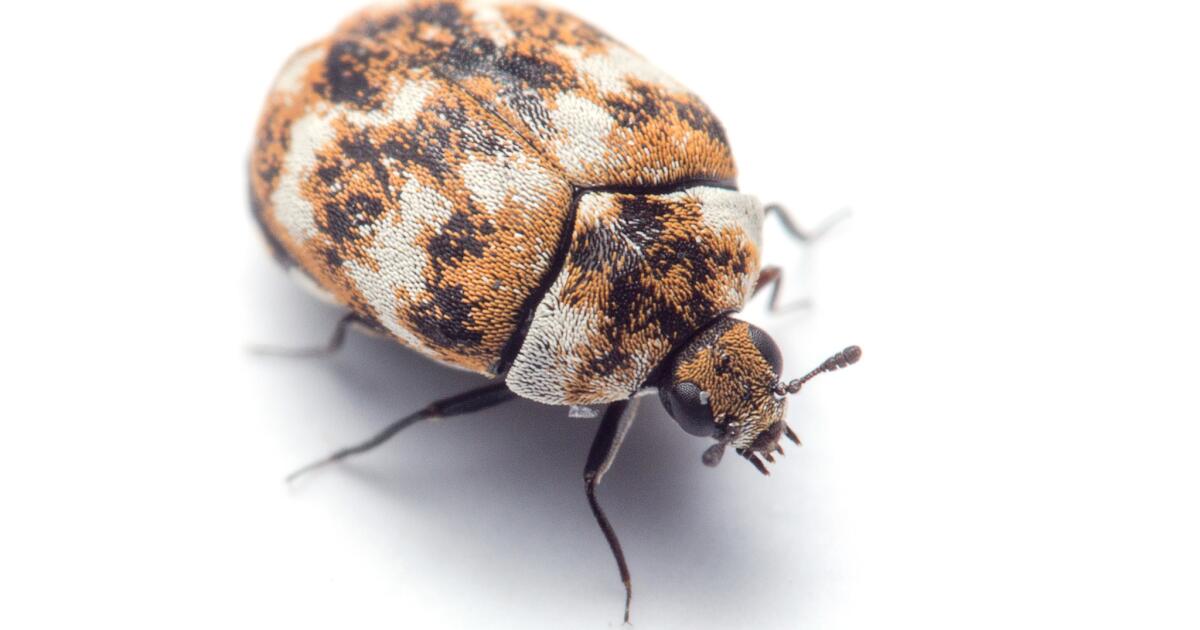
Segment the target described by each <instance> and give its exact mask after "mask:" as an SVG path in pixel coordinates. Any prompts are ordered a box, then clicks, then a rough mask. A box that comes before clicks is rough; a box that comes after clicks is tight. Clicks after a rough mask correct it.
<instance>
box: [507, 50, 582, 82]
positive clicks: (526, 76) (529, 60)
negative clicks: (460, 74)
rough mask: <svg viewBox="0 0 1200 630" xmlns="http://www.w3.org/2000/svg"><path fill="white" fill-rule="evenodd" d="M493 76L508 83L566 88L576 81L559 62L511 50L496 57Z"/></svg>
mask: <svg viewBox="0 0 1200 630" xmlns="http://www.w3.org/2000/svg"><path fill="white" fill-rule="evenodd" d="M493 68H494V72H495V73H494V74H492V75H491V76H492V78H494V79H497V80H499V81H501V82H502V83H506V84H510V85H511V84H514V83H517V82H519V83H523V84H525V85H526V86H527V87H531V88H534V89H539V88H550V87H557V88H565V87H567V86H569V85H572V84H573V83H574V80H573V79H574V77H572V76H571V75H569V74H567V73H566V72H565V71H564V70H563V69H562V68H561V67H560V66H558V65H557V64H553V63H550V62H549V61H547V60H545V59H540V58H538V57H534V56H532V55H523V54H520V53H516V52H509V53H508V54H506V55H503V56H501V57H499V58H498V59H496V61H495V65H494V66H493Z"/></svg>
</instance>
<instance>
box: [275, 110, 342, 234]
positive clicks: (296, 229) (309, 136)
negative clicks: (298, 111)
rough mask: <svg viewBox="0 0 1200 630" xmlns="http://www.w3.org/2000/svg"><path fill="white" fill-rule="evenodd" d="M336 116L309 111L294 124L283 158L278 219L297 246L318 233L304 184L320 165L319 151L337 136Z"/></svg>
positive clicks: (276, 208) (331, 113)
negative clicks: (301, 189)
mask: <svg viewBox="0 0 1200 630" xmlns="http://www.w3.org/2000/svg"><path fill="white" fill-rule="evenodd" d="M335 116H336V112H324V113H318V112H308V113H307V114H305V115H304V116H302V117H301V118H300V119H298V120H297V121H296V122H294V123H292V133H291V144H290V148H289V149H288V152H287V155H286V156H284V158H283V170H282V172H281V173H280V175H279V186H278V187H277V188H276V189H275V191H274V192H272V193H271V205H272V206H273V207H274V208H275V218H276V219H277V220H278V221H279V222H280V223H281V224H283V227H284V228H285V229H286V230H287V232H288V236H290V237H291V238H292V240H293V241H295V242H296V243H297V244H303V243H304V242H305V241H307V240H308V239H310V238H312V237H313V236H314V235H316V233H317V219H316V216H315V214H314V212H315V209H314V208H313V206H312V204H311V203H309V201H308V200H307V199H305V198H304V195H303V194H301V192H300V185H301V184H302V183H303V182H304V181H305V180H306V179H308V176H309V174H310V172H311V171H312V168H313V166H315V165H316V163H317V152H319V151H320V150H321V148H322V147H324V146H325V145H326V144H328V143H329V142H332V141H333V139H334V137H335V136H336V133H335V131H334V129H333V120H334V117H335Z"/></svg>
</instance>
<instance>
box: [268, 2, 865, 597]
mask: <svg viewBox="0 0 1200 630" xmlns="http://www.w3.org/2000/svg"><path fill="white" fill-rule="evenodd" d="M250 182H251V201H252V210H253V215H254V218H255V219H256V220H257V222H258V224H259V225H260V227H261V228H262V232H263V234H264V235H265V236H266V239H267V241H268V243H269V244H270V247H271V249H272V251H273V253H274V255H275V257H276V258H277V259H278V260H279V261H280V262H281V263H282V264H284V265H285V266H286V267H287V268H288V269H289V271H290V272H291V273H292V274H293V275H295V276H296V277H297V278H298V279H299V280H300V281H301V283H302V284H304V285H305V286H307V287H309V288H311V289H313V290H314V291H316V292H317V293H318V294H319V295H321V296H322V297H324V298H325V299H328V300H331V301H333V302H334V303H337V304H340V305H342V306H344V307H345V308H346V309H347V312H348V314H347V315H346V316H345V317H344V318H343V319H342V320H341V322H339V324H338V327H337V329H336V331H335V334H334V337H333V339H332V340H331V341H330V344H329V346H328V347H327V348H324V349H323V350H324V351H331V350H334V349H336V348H337V347H338V346H339V345H340V343H341V341H342V339H343V338H344V336H345V333H346V330H347V328H348V327H349V326H351V325H359V326H362V327H364V328H367V329H370V330H372V331H374V332H376V333H379V334H382V335H385V336H387V337H389V338H391V339H393V340H395V341H396V342H398V343H400V344H403V345H404V346H407V347H409V348H412V349H413V350H416V351H417V352H420V353H422V354H424V355H426V356H428V357H429V358H431V359H433V360H435V361H438V362H440V363H443V364H446V365H450V366H454V367H457V368H461V369H464V370H468V371H471V372H476V373H479V374H483V375H486V376H489V377H494V378H495V379H496V381H495V382H494V383H492V384H490V385H487V386H485V387H482V388H478V389H475V390H472V391H469V392H466V393H464V394H461V395H458V396H455V397H452V398H448V399H445V400H440V401H436V402H434V403H432V404H430V405H428V406H427V407H426V408H424V409H422V410H421V411H418V412H416V413H413V414H410V415H409V416H406V417H404V418H402V419H400V420H398V421H397V422H395V423H393V424H392V425H390V426H389V427H388V428H387V429H385V430H384V431H383V432H381V433H380V434H379V435H376V436H375V437H373V438H372V439H370V440H368V441H367V442H364V443H363V444H359V445H357V446H354V447H350V448H347V449H343V450H341V451H338V452H337V453H334V454H333V455H331V456H329V457H327V458H325V459H323V460H321V461H319V462H316V463H315V464H313V465H312V466H309V467H305V468H304V469H301V471H298V473H299V472H304V471H307V470H309V469H310V468H312V467H313V466H317V465H321V464H326V463H330V462H333V461H337V460H339V459H342V458H345V457H347V456H350V455H354V454H357V453H361V452H364V451H366V450H369V449H370V448H373V447H374V446H377V445H379V444H381V443H383V442H384V441H386V440H387V439H388V438H390V437H391V436H393V435H395V434H396V433H397V432H399V431H400V430H402V429H404V428H405V427H407V426H410V425H412V424H414V423H416V422H420V421H421V420H425V419H428V418H432V417H445V416H450V415H458V414H463V413H468V412H471V411H476V410H479V409H483V408H485V407H489V406H492V405H496V404H499V403H502V402H505V401H508V400H511V399H513V398H515V397H518V396H519V397H522V398H527V399H530V400H535V401H538V402H541V403H545V404H548V405H572V406H577V408H580V409H582V408H583V407H585V406H597V405H602V406H606V409H605V411H604V413H603V418H602V419H601V421H600V428H599V431H598V432H597V435H596V439H595V441H594V443H593V445H592V449H591V452H590V453H589V455H588V458H587V464H586V468H585V473H584V480H585V491H586V495H587V499H588V502H589V505H590V507H591V509H592V512H593V515H594V516H595V518H596V520H597V522H598V524H599V525H600V528H601V530H602V531H603V533H604V535H605V537H606V539H607V541H608V543H609V546H610V548H611V550H612V552H613V555H614V556H615V559H616V561H617V565H618V568H619V570H620V574H621V578H622V581H623V582H624V585H625V591H626V599H625V616H626V620H628V615H629V601H630V595H631V593H632V589H631V587H630V580H629V571H628V569H627V567H626V563H625V559H624V556H623V554H622V552H621V547H620V544H619V542H618V540H617V537H616V534H615V532H614V530H613V528H612V527H611V525H610V524H609V521H608V519H607V518H606V517H605V515H604V512H603V511H602V510H601V509H600V506H599V504H598V503H597V501H596V495H595V488H596V486H597V484H599V482H600V480H601V477H602V476H603V475H604V473H605V471H607V470H608V468H609V466H610V465H611V463H612V460H613V458H614V457H615V455H616V452H617V449H618V448H619V446H620V444H621V441H622V439H623V437H624V435H625V432H626V431H627V430H628V428H629V426H630V423H631V422H632V419H633V416H634V412H635V408H636V406H637V402H638V400H639V399H640V398H639V395H640V394H644V393H650V392H654V391H655V390H657V391H658V393H659V396H660V398H661V400H662V403H663V405H664V406H665V407H666V409H667V411H668V413H669V414H670V415H671V417H673V418H674V419H675V420H676V421H678V423H679V424H680V426H681V427H682V428H683V429H684V430H686V431H687V432H688V433H690V434H693V435H698V436H705V437H710V438H713V439H715V440H716V443H715V444H713V445H712V446H711V447H710V448H709V449H708V450H707V451H705V453H704V456H703V461H704V463H706V464H708V465H710V466H711V465H716V464H717V463H718V462H719V461H720V459H721V455H722V454H723V453H724V450H725V448H726V447H732V448H733V449H734V450H735V451H736V452H737V453H738V454H739V455H741V456H743V457H744V458H746V459H747V460H748V461H750V462H751V463H752V464H754V466H755V467H757V468H758V469H759V470H760V471H762V472H763V473H764V474H766V473H767V468H766V465H765V464H764V463H763V460H764V459H765V460H766V461H768V462H770V461H774V459H773V455H772V454H773V453H775V452H779V453H782V451H783V449H782V448H781V447H780V446H779V441H780V437H781V436H783V435H786V436H788V437H789V438H791V439H792V440H794V441H797V442H798V440H796V436H795V434H794V433H793V432H792V430H791V429H789V428H788V426H787V424H786V422H785V421H784V413H785V409H786V402H787V401H786V395H787V394H789V393H795V392H796V391H798V390H799V389H800V387H801V386H802V385H803V384H804V382H806V381H807V380H808V379H809V378H812V377H813V376H814V375H816V374H818V373H820V372H825V371H831V370H834V369H837V368H840V367H845V366H846V365H848V364H850V363H853V362H854V361H856V360H857V359H858V357H859V355H860V351H859V350H858V348H857V347H853V346H852V347H850V348H847V349H846V350H844V351H843V352H840V353H838V354H837V355H835V356H833V357H832V358H830V359H829V360H828V361H826V362H825V363H824V364H823V365H822V366H820V367H818V368H817V369H816V370H814V371H813V372H811V373H809V374H808V375H807V376H805V377H804V378H802V379H797V380H793V381H790V382H788V383H784V382H782V381H781V380H780V371H781V368H782V360H781V356H780V352H779V349H778V348H777V347H776V345H775V343H774V342H773V341H772V340H771V338H770V337H769V336H768V335H767V334H766V333H765V332H763V331H762V330H761V329H759V328H756V327H754V326H752V325H751V324H748V323H746V322H743V321H739V320H737V319H734V318H733V317H731V316H730V314H732V313H736V312H737V311H739V310H740V309H741V308H742V306H743V305H744V304H745V302H746V300H747V299H748V298H749V297H750V296H752V295H754V294H755V293H757V292H758V291H759V290H760V289H763V288H765V287H768V286H770V287H771V289H772V303H774V296H775V294H776V291H777V289H778V286H779V280H780V277H781V276H780V273H779V270H778V269H777V268H774V267H768V268H763V269H760V259H759V253H760V246H761V245H760V244H761V235H762V227H763V219H764V216H765V215H766V213H769V212H776V213H777V214H778V216H779V218H780V221H781V225H782V226H783V228H784V229H786V230H787V231H788V232H789V233H791V234H792V235H793V236H796V237H798V238H806V237H807V236H810V235H809V234H807V233H805V232H802V231H801V230H799V229H797V227H796V226H795V225H794V224H793V223H792V222H791V221H790V220H789V219H788V217H787V215H786V214H785V213H783V211H782V209H780V208H779V207H777V206H767V207H764V206H762V205H761V204H760V203H759V202H758V201H757V200H756V199H755V198H754V197H752V196H749V195H746V194H743V193H741V192H739V191H738V189H737V186H736V183H735V168H734V162H733V156H732V154H731V152H730V149H729V145H728V143H727V141H726V138H725V132H724V130H723V129H722V127H721V123H720V122H719V121H718V120H717V118H716V117H715V116H713V114H712V112H710V111H709V109H708V108H707V107H706V106H705V105H704V104H703V103H702V102H701V101H700V99H699V98H697V97H696V96H695V95H694V94H692V93H691V92H689V91H688V90H687V89H686V88H685V87H683V86H682V85H680V84H679V83H677V82H675V81H674V80H672V79H671V78H670V77H668V76H666V75H665V74H663V73H662V72H660V71H659V70H658V69H656V68H655V67H654V66H652V65H650V64H649V63H648V62H646V61H645V60H644V59H643V58H642V57H640V56H638V55H637V54H636V53H634V52H633V51H631V50H630V49H628V48H626V47H625V46H623V45H622V44H620V43H618V42H617V41H616V40H614V39H613V38H611V37H610V36H609V35H607V34H605V33H604V32H602V31H600V30H598V29H597V28H595V27H593V26H592V25H590V24H588V23H586V22H583V21H581V20H579V19H577V18H575V17H573V16H571V15H569V14H567V13H564V12H562V11H558V10H554V9H550V8H545V7H541V6H534V5H527V4H520V3H506V2H500V3H488V4H484V3H471V2H456V1H429V0H415V1H412V2H408V3H401V4H397V5H391V6H383V7H377V8H369V9H366V10H364V11H362V12H360V13H358V14H357V15H354V16H353V17H351V18H349V19H348V20H346V21H345V22H344V23H343V24H342V25H341V26H339V27H338V28H337V30H336V31H334V33H333V34H332V35H330V36H329V37H327V38H325V39H322V40H320V41H318V42H316V43H314V44H311V45H309V46H307V47H305V48H303V49H301V50H300V51H299V52H297V53H296V54H294V55H293V56H292V57H291V59H290V60H288V61H287V63H286V64H285V66H284V68H283V70H282V71H281V72H280V73H279V75H278V77H277V78H276V80H275V83H274V85H273V86H272V88H271V91H270V94H269V95H268V97H267V101H266V104H265V106H264V109H263V113H262V115H261V119H260V121H259V124H258V128H257V138H256V142H255V144H254V147H253V150H252V155H251V160H250ZM573 415H580V416H586V415H588V414H586V413H579V414H573Z"/></svg>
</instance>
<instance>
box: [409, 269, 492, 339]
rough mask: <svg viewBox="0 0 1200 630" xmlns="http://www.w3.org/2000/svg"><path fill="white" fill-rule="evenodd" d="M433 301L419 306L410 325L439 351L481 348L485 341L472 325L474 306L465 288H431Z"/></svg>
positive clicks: (454, 286) (452, 286)
mask: <svg viewBox="0 0 1200 630" xmlns="http://www.w3.org/2000/svg"><path fill="white" fill-rule="evenodd" d="M431 291H432V293H433V299H432V300H429V301H427V302H423V303H421V304H420V305H418V306H417V307H416V308H415V309H414V310H413V313H412V315H411V316H410V317H409V318H408V323H409V324H410V325H411V326H412V327H413V328H415V329H416V330H417V332H419V333H420V334H421V336H423V337H424V338H425V339H426V340H428V341H429V343H430V344H431V345H433V346H435V347H438V348H446V349H461V348H464V347H471V346H474V345H477V344H478V343H479V340H480V339H482V338H483V335H481V334H480V333H478V332H475V331H473V330H471V329H470V328H469V327H468V326H469V325H470V324H472V323H474V320H473V318H472V317H471V304H470V302H468V301H467V300H466V297H465V295H464V294H463V290H462V287H460V286H457V285H450V286H446V287H436V288H431Z"/></svg>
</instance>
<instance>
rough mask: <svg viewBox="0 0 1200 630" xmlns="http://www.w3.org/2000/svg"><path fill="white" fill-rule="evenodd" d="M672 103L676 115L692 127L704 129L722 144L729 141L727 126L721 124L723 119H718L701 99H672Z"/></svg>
mask: <svg viewBox="0 0 1200 630" xmlns="http://www.w3.org/2000/svg"><path fill="white" fill-rule="evenodd" d="M671 104H673V105H674V106H675V113H676V115H678V116H679V118H680V119H681V120H683V121H684V122H686V123H687V124H688V126H690V127H691V128H692V129H697V130H699V131H703V132H704V133H706V134H708V135H709V136H710V137H712V138H713V139H715V140H717V141H719V142H721V144H728V143H729V141H728V140H726V138H725V128H724V127H723V126H721V121H719V120H717V117H716V116H713V114H712V112H710V111H708V108H707V107H705V106H704V105H703V104H702V103H700V101H698V100H695V99H687V100H680V99H671Z"/></svg>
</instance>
